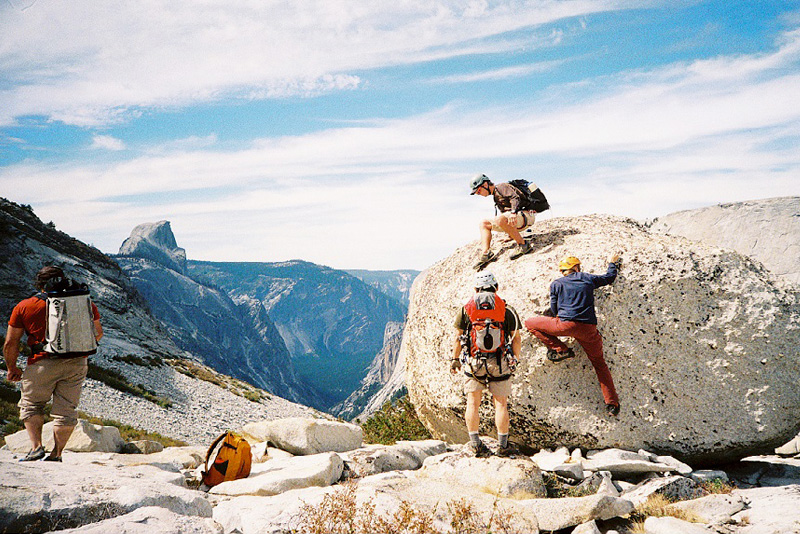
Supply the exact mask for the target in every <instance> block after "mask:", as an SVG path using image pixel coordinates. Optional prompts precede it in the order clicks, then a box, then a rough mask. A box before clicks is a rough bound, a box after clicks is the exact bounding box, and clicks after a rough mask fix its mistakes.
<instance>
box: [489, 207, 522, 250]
mask: <svg viewBox="0 0 800 534" xmlns="http://www.w3.org/2000/svg"><path fill="white" fill-rule="evenodd" d="M494 223H495V224H496V225H497V226H499V227H500V228H502V230H503V231H504V232H505V233H507V234H508V235H509V236H511V239H513V240H514V241H516V242H517V244H519V245H522V244H524V243H525V240H524V239H523V238H522V234H520V233H519V230H517V227H516V226H515V225H512V224H509V222H508V218H507V217H506V215H505V214H501V215H498V216H497V217H496V218H495V220H494Z"/></svg>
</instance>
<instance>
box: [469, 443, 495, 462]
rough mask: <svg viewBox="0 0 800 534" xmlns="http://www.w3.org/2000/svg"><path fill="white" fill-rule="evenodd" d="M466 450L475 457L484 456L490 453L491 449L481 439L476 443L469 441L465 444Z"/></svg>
mask: <svg viewBox="0 0 800 534" xmlns="http://www.w3.org/2000/svg"><path fill="white" fill-rule="evenodd" d="M467 450H468V451H469V452H471V453H472V455H473V456H475V458H486V457H487V456H491V455H492V451H491V450H489V447H487V446H486V444H485V443H484V442H482V441H479V442H478V444H477V445H475V444H474V443H472V442H471V441H470V442H469V443H468V444H467Z"/></svg>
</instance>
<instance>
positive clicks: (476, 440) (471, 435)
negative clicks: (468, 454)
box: [469, 432, 481, 445]
mask: <svg viewBox="0 0 800 534" xmlns="http://www.w3.org/2000/svg"><path fill="white" fill-rule="evenodd" d="M469 440H470V441H471V442H472V443H474V444H475V445H480V443H481V438H479V437H478V433H477V432H470V433H469Z"/></svg>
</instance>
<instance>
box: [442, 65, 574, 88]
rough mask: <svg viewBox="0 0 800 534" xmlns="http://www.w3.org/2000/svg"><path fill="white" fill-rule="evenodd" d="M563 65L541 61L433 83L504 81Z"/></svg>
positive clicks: (468, 74)
mask: <svg viewBox="0 0 800 534" xmlns="http://www.w3.org/2000/svg"><path fill="white" fill-rule="evenodd" d="M562 63H563V61H541V62H538V63H529V64H527V65H514V66H511V67H505V68H501V69H493V70H488V71H483V72H473V73H467V74H454V75H452V76H442V77H440V78H434V79H433V80H432V81H433V82H437V83H471V82H482V81H496V80H504V79H508V78H522V77H524V76H528V75H530V74H535V73H539V72H546V71H548V70H551V69H553V68H555V67H557V66H558V65H560V64H562Z"/></svg>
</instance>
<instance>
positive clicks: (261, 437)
mask: <svg viewBox="0 0 800 534" xmlns="http://www.w3.org/2000/svg"><path fill="white" fill-rule="evenodd" d="M242 434H243V435H244V437H245V438H246V439H249V440H253V442H259V441H266V442H269V443H272V444H274V445H275V446H276V447H278V448H280V449H283V450H285V451H288V452H290V453H292V454H297V455H304V454H319V453H321V452H346V451H351V450H353V449H357V448H358V447H360V446H361V443H362V433H361V427H360V426H358V425H353V424H350V423H341V422H338V421H328V420H326V419H313V418H310V417H290V418H286V419H279V420H276V421H261V422H257V423H250V424H247V425H245V427H244V429H243V430H242Z"/></svg>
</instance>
